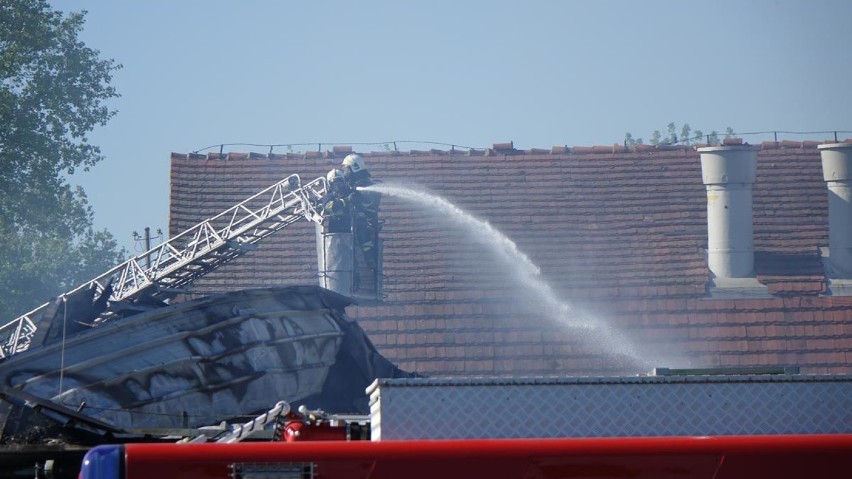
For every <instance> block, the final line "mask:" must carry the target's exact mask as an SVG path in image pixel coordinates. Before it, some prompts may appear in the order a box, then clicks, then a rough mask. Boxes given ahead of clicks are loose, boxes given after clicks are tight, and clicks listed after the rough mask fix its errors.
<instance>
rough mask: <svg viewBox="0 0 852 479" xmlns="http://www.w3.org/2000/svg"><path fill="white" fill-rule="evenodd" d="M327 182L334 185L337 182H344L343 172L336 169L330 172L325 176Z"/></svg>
mask: <svg viewBox="0 0 852 479" xmlns="http://www.w3.org/2000/svg"><path fill="white" fill-rule="evenodd" d="M325 180H326V181H327V182H328V183H329V184H331V183H334V182H335V181H341V180H343V171H341V170H339V169H337V168H335V169H333V170H331V171H329V172H328V174H327V175H326V176H325Z"/></svg>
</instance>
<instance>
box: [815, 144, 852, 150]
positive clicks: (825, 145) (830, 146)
mask: <svg viewBox="0 0 852 479" xmlns="http://www.w3.org/2000/svg"><path fill="white" fill-rule="evenodd" d="M835 148H852V143H847V142H837V143H823V144H822V145H817V149H819V150H829V149H835Z"/></svg>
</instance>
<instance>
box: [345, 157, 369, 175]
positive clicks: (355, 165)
mask: <svg viewBox="0 0 852 479" xmlns="http://www.w3.org/2000/svg"><path fill="white" fill-rule="evenodd" d="M343 166H345V167H349V170H350V171H351V172H352V173H358V172H359V171H361V170H363V169H364V168H365V166H364V158H362V157H361V155H359V154H357V153H352V154H351V155H346V158H344V159H343Z"/></svg>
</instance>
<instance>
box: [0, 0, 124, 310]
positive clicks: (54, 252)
mask: <svg viewBox="0 0 852 479" xmlns="http://www.w3.org/2000/svg"><path fill="white" fill-rule="evenodd" d="M85 14H86V12H79V13H71V14H68V15H63V14H62V13H61V12H59V11H55V10H53V9H51V7H50V5H48V3H47V1H45V0H3V1H2V2H0V291H2V295H0V321H3V320H6V319H13V318H14V317H16V316H18V315H20V314H23V313H25V312H26V311H28V310H30V309H32V308H34V307H36V306H38V305H39V304H41V303H43V302H44V301H46V300H48V299H49V298H50V297H51V296H54V295H56V294H59V293H61V292H62V291H65V290H67V289H69V288H70V287H73V286H75V285H77V284H79V283H82V282H84V281H86V280H88V279H90V278H92V277H94V276H96V275H97V274H98V273H99V272H102V271H104V270H106V269H107V268H109V267H111V266H113V265H114V264H116V263H118V262H120V261H121V260H122V257H123V256H124V254H125V251H124V250H123V249H122V250H118V246H117V243H116V241H115V239H114V238H113V237H112V235H111V234H110V233H109V232H107V231H94V229H93V227H92V223H93V216H94V213H93V211H92V208H91V206H90V205H89V204H88V201H87V199H86V195H85V192H84V191H83V190H82V189H81V188H79V187H76V188H73V187H72V186H71V185H70V184H69V183H68V181H67V175H73V174H74V172H75V171H77V170H78V169H83V170H84V171H87V170H88V169H89V168H90V167H92V166H94V165H95V164H96V163H98V162H99V161H101V160H102V159H103V156H102V155H101V151H100V149H99V148H98V147H97V146H95V145H92V144H90V143H89V140H88V138H87V136H86V135H87V134H88V133H89V132H91V131H92V130H93V129H94V128H95V127H96V126H98V125H104V124H105V123H106V122H107V120H109V119H110V118H111V117H112V116H113V115H114V114H115V111H114V110H111V109H110V108H109V107H108V106H106V104H105V103H106V102H107V101H108V100H109V99H111V98H115V97H118V94H117V93H116V91H115V89H114V88H113V87H112V86H110V84H109V83H110V81H111V80H112V73H113V72H114V71H115V70H117V69H118V68H120V67H121V65H118V64H116V63H115V62H114V61H113V60H102V59H100V58H99V52H98V51H97V50H93V49H91V48H88V47H87V46H86V45H85V44H84V43H83V42H81V41H80V40H79V39H78V35H79V33H80V31H81V30H82V28H83V23H84V17H85Z"/></svg>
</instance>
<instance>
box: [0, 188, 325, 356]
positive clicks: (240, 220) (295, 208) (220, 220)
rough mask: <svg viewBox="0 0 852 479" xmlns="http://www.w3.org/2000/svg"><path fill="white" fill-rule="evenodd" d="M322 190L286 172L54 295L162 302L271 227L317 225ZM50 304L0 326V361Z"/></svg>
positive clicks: (20, 347) (24, 345) (21, 346)
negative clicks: (302, 221)
mask: <svg viewBox="0 0 852 479" xmlns="http://www.w3.org/2000/svg"><path fill="white" fill-rule="evenodd" d="M326 191H327V183H326V179H325V178H322V177H320V178H316V179H314V180H312V181H310V182H308V183H306V184H302V182H301V179H300V178H299V176H298V175H290V176H288V177H287V178H284V179H283V180H281V181H279V182H277V183H275V184H274V185H272V186H270V187H268V188H266V189H264V190H263V191H260V192H259V193H256V194H255V195H253V196H251V197H249V198H247V199H245V200H243V201H242V202H240V203H238V204H236V205H234V206H232V207H231V208H228V209H227V210H225V211H223V212H221V213H219V214H218V215H216V216H213V217H211V218H208V219H206V220H204V221H202V222H201V223H198V224H197V225H195V226H193V227H192V228H189V229H187V230H186V231H183V232H181V233H180V234H178V235H177V236H174V237H172V238H170V239H169V240H167V241H165V242H163V243H162V244H160V245H159V246H157V247H155V248H152V249H150V250H148V251H146V252H144V253H142V254H140V255H138V256H135V257H133V258H131V259H129V260H127V261H125V262H124V263H122V264H119V265H118V266H115V267H114V268H112V269H110V270H109V271H106V272H105V273H103V274H101V275H100V276H98V277H96V278H94V279H91V280H89V281H87V282H85V283H83V284H81V285H79V286H77V287H76V288H74V289H73V290H71V291H67V292H65V293H63V294H61V295H59V298H61V299H62V300H66V298H67V297H68V296H70V295H72V294H74V293H77V292H80V291H83V290H86V289H91V288H95V290H96V291H97V292H98V293H101V294H103V293H104V292H105V291H108V292H109V298H108V300H109V304H111V305H112V304H115V303H117V302H119V301H132V300H134V299H136V298H139V297H140V296H142V295H148V296H150V297H152V298H155V299H158V300H161V301H167V300H168V299H171V298H173V297H174V296H175V295H177V294H178V293H180V292H182V289H184V288H186V287H187V286H189V285H190V284H191V283H192V282H193V281H195V280H197V279H199V278H201V277H202V276H204V275H206V274H207V273H209V272H211V271H214V270H216V269H217V268H219V267H220V266H222V265H223V264H225V263H228V262H229V261H231V260H233V259H235V258H237V257H239V256H242V255H243V254H245V253H247V252H248V251H250V250H252V249H254V248H252V245H254V244H255V243H257V242H259V241H260V240H262V239H264V238H266V237H267V236H269V235H271V234H273V233H275V232H276V231H278V230H280V229H282V228H285V227H287V226H289V225H290V224H292V223H295V222H296V221H299V220H300V219H302V218H305V219H307V220H308V221H313V222H316V223H321V221H322V216H321V211H319V210H318V205H319V200H320V199H321V198H322V197H323V196H324V195H325V194H326ZM50 305H51V303H50V302H48V303H45V304H43V305H41V306H39V307H38V308H36V309H34V310H32V311H30V312H28V313H26V314H24V315H23V316H20V317H18V318H17V319H14V320H12V321H10V322H8V323H6V324H5V325H3V326H0V359H2V358H5V357H7V356H10V355H12V354H15V353H19V352H22V351H26V350H27V349H28V348H29V347H30V344H31V342H32V338H33V335H34V334H35V333H36V331H37V330H38V324H37V323H38V318H39V315H40V314H41V313H43V312H44V311H45V310H46V309H47V308H48V307H49V306H50ZM103 319H104V318H103V317H101V318H98V320H96V321H95V323H98V322H101V321H102V320H103Z"/></svg>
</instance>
